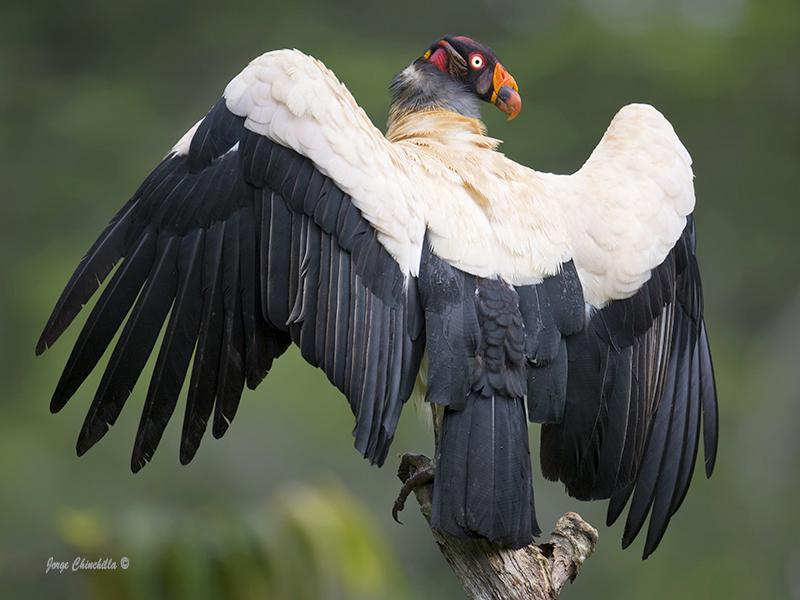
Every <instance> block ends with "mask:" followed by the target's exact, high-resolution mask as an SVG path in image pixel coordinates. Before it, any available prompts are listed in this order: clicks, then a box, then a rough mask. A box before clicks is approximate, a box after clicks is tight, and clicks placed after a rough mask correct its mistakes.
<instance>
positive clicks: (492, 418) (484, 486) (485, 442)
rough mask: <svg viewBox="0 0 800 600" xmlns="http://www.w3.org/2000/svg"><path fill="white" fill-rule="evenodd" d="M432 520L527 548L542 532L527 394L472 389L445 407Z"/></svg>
mask: <svg viewBox="0 0 800 600" xmlns="http://www.w3.org/2000/svg"><path fill="white" fill-rule="evenodd" d="M444 410H445V413H444V419H443V425H442V434H441V439H440V456H439V461H438V464H437V471H436V478H435V481H434V489H433V512H432V515H431V524H432V525H433V527H435V528H436V529H439V530H441V531H444V532H446V533H449V534H450V535H454V536H456V537H462V538H463V537H483V538H487V539H489V540H491V541H492V542H493V543H495V544H498V545H500V546H503V547H508V548H522V547H523V546H527V545H528V544H530V543H531V542H532V541H533V537H534V536H536V535H539V533H540V530H539V526H538V524H537V522H536V514H535V512H534V508H533V485H532V480H531V460H530V450H529V446H528V425H527V419H526V417H525V406H524V402H523V400H522V399H521V398H517V399H508V398H503V397H499V396H495V397H490V398H486V397H483V396H481V395H480V394H477V393H472V394H471V395H470V397H469V398H468V399H467V402H466V404H465V406H464V409H463V410H452V409H450V408H445V409H444Z"/></svg>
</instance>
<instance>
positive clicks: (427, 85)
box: [390, 61, 481, 120]
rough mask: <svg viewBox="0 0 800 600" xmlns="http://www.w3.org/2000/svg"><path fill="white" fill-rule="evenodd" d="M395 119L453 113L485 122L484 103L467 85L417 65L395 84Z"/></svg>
mask: <svg viewBox="0 0 800 600" xmlns="http://www.w3.org/2000/svg"><path fill="white" fill-rule="evenodd" d="M390 90H391V93H392V105H391V116H390V120H391V119H392V117H393V116H396V115H399V114H404V113H407V112H411V111H417V110H426V109H433V108H438V109H443V110H452V111H453V112H457V113H459V114H462V115H464V116H465V117H471V118H473V119H480V118H481V110H480V102H481V101H480V99H479V98H478V97H477V96H476V95H475V94H474V93H472V91H471V90H470V89H469V88H467V87H466V86H465V85H464V84H462V83H460V82H458V81H456V80H455V79H453V78H452V77H451V76H450V75H448V74H446V73H442V72H441V71H439V69H437V68H436V67H435V66H433V65H430V64H427V63H420V62H419V61H415V62H413V63H411V64H410V65H408V66H407V67H406V68H405V69H403V70H402V71H400V72H399V73H398V74H397V75H396V76H395V78H394V79H393V80H392V84H391V86H390Z"/></svg>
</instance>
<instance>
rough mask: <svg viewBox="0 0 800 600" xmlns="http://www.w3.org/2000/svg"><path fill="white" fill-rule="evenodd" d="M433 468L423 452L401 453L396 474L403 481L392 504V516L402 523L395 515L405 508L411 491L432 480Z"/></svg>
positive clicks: (431, 462)
mask: <svg viewBox="0 0 800 600" xmlns="http://www.w3.org/2000/svg"><path fill="white" fill-rule="evenodd" d="M434 474H435V468H434V466H433V461H432V460H431V459H430V458H428V457H427V456H425V455H424V454H403V456H402V457H401V459H400V467H399V468H398V469H397V476H398V477H399V478H400V481H402V482H403V487H401V488H400V493H399V494H398V495H397V500H395V501H394V505H393V506H392V518H393V519H394V520H395V521H397V522H398V523H400V524H401V525H402V522H401V521H400V519H399V518H398V517H397V515H398V514H399V513H400V512H401V511H402V510H403V509H404V508H405V506H406V499H407V498H408V497H409V496H410V495H411V492H413V491H414V490H416V489H418V488H421V487H423V486H425V485H427V484H429V483H430V482H431V481H433V478H434Z"/></svg>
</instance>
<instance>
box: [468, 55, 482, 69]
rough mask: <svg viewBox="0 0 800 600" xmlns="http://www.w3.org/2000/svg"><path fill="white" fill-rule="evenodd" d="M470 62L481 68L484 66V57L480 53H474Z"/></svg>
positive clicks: (476, 67)
mask: <svg viewBox="0 0 800 600" xmlns="http://www.w3.org/2000/svg"><path fill="white" fill-rule="evenodd" d="M469 64H470V65H472V68H473V69H480V68H481V67H482V66H483V57H482V56H481V55H480V54H473V55H472V56H471V57H470V59H469Z"/></svg>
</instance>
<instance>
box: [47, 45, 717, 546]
mask: <svg viewBox="0 0 800 600" xmlns="http://www.w3.org/2000/svg"><path fill="white" fill-rule="evenodd" d="M391 94H392V103H391V109H390V117H389V124H388V131H387V133H386V135H383V134H382V133H381V132H380V131H379V130H378V129H377V128H375V126H374V125H373V124H372V123H371V122H370V120H369V119H368V117H367V116H366V114H365V113H364V111H363V110H362V109H361V108H360V107H359V106H358V104H356V101H355V100H354V99H353V97H352V96H351V95H350V93H349V92H348V90H347V88H346V87H345V86H344V85H342V84H341V83H340V82H339V81H338V80H337V78H336V76H335V75H334V74H333V73H332V72H331V71H329V70H328V69H327V68H326V67H325V66H324V65H323V64H322V63H321V62H319V61H318V60H316V59H314V58H312V57H310V56H307V55H305V54H303V53H302V52H299V51H297V50H278V51H274V52H268V53H266V54H264V55H262V56H260V57H258V58H256V59H255V60H253V61H252V62H251V63H250V64H249V65H247V66H246V67H245V68H244V70H243V71H242V72H241V73H239V74H238V75H237V76H236V77H234V78H233V80H232V81H231V82H230V83H229V84H228V86H227V87H226V88H225V91H224V93H223V95H222V98H221V99H220V100H219V101H218V102H217V103H216V104H214V106H213V107H212V108H211V110H210V111H209V112H208V114H206V115H205V117H203V118H202V119H200V121H198V122H197V124H196V125H195V126H194V127H192V128H191V129H190V130H189V131H188V132H187V133H186V134H185V135H184V136H183V137H181V138H180V140H179V141H178V143H177V144H176V145H175V146H174V147H173V148H172V150H170V151H169V152H168V153H167V155H166V156H165V157H164V158H163V159H162V160H161V162H160V163H159V164H158V165H157V166H156V167H155V169H154V170H153V171H152V173H150V175H148V176H147V178H146V179H145V180H144V182H143V183H142V184H141V186H140V187H139V189H138V190H136V192H135V193H134V194H133V195H132V196H131V198H130V200H128V202H127V203H126V204H125V205H124V206H123V207H122V208H121V209H120V210H119V212H117V213H116V215H114V217H113V218H112V219H111V222H110V223H109V225H108V226H107V227H106V229H105V231H103V233H102V234H100V237H99V238H98V239H97V241H95V243H94V244H93V245H92V246H91V247H90V248H89V250H88V252H87V253H86V255H85V256H84V257H83V259H82V260H81V261H80V263H79V265H78V267H77V269H76V270H75V272H74V273H73V275H72V277H71V278H70V279H69V281H68V283H67V285H66V288H65V289H64V291H63V292H62V294H61V296H60V297H59V299H58V301H57V303H56V305H55V308H54V310H53V313H52V315H51V316H50V319H49V321H48V322H47V324H46V326H45V328H44V331H43V333H42V335H41V339H40V340H39V342H38V345H37V347H36V352H37V353H41V352H43V351H44V350H45V349H46V348H48V347H49V346H51V345H52V344H53V343H54V342H55V341H56V340H57V339H58V337H59V336H60V335H61V334H62V333H63V332H64V330H65V329H66V328H67V327H68V326H69V324H70V323H71V322H72V320H73V319H74V318H75V316H76V315H77V314H78V312H79V311H80V309H81V307H83V305H84V304H86V303H87V302H88V301H89V299H90V297H91V296H92V295H93V294H94V293H95V292H96V291H97V290H98V289H99V288H100V286H101V284H102V283H103V281H104V280H105V279H106V278H108V277H109V276H110V281H109V282H108V283H107V284H106V285H105V287H104V288H103V290H102V293H101V294H100V296H99V298H98V300H97V302H96V303H95V304H94V306H93V308H92V310H91V312H90V314H89V316H88V318H87V319H86V322H85V323H84V326H83V329H82V330H81V332H80V335H79V336H78V339H77V342H76V343H75V347H74V348H73V350H72V353H71V355H70V356H69V359H68V361H67V364H66V367H65V368H64V371H63V374H62V375H61V378H60V380H59V381H58V384H57V386H56V389H55V393H54V394H53V398H52V402H51V410H52V411H53V412H57V411H59V410H61V409H62V408H63V407H64V405H65V404H66V403H67V401H68V400H69V398H70V397H71V396H72V395H73V394H74V393H75V391H76V390H77V389H78V387H79V386H80V385H81V384H82V383H83V381H84V380H85V379H86V377H87V376H88V375H89V373H90V372H91V371H92V370H93V369H94V368H95V367H96V366H97V363H98V362H99V360H100V358H101V356H102V355H103V353H104V352H105V351H106V349H107V348H108V346H109V345H110V343H111V341H112V340H113V339H114V338H115V336H116V335H117V333H118V332H119V337H118V339H117V342H116V344H115V346H114V349H113V351H112V352H111V357H110V359H109V361H108V364H107V365H106V368H105V371H104V373H103V376H102V380H101V382H100V385H99V387H98V389H97V392H96V394H95V396H94V400H93V401H92V404H91V406H90V407H89V411H88V414H87V415H86V419H85V421H84V424H83V427H82V429H81V431H80V434H79V436H78V442H77V452H78V454H79V455H82V454H83V453H84V452H86V451H87V450H88V449H89V448H91V447H92V446H93V445H94V444H95V443H97V442H98V441H99V440H100V439H101V438H102V437H103V436H104V435H105V434H106V432H107V431H108V429H109V427H110V426H111V425H113V424H114V422H115V421H116V420H117V417H119V414H120V412H121V411H122V408H123V406H124V405H125V401H126V400H127V398H128V396H129V395H130V393H131V390H132V389H133V387H134V385H135V384H136V381H137V380H138V379H139V376H140V374H141V372H142V369H143V367H144V365H145V362H146V361H147V359H148V356H149V355H150V354H151V352H152V351H153V349H154V346H155V344H156V342H157V340H158V339H159V334H160V333H161V332H162V329H163V338H162V339H161V345H160V348H159V349H158V356H157V360H156V363H155V368H154V371H153V374H152V376H151V378H150V383H149V387H148V390H147V395H146V398H145V402H144V407H143V410H142V415H141V420H140V423H139V429H138V433H137V435H136V441H135V444H134V449H133V456H132V460H131V468H132V469H133V471H134V472H135V471H138V470H139V469H141V468H142V467H143V466H144V465H145V464H146V463H147V462H148V461H149V460H150V459H151V458H152V457H153V453H154V452H155V450H156V447H157V446H158V443H159V440H160V439H161V436H162V434H163V432H164V428H165V427H166V425H167V422H168V421H169V419H170V418H171V417H172V414H173V412H174V411H175V408H176V405H177V400H178V395H179V393H180V391H181V388H182V387H183V385H184V381H185V379H186V378H187V374H188V394H187V400H186V406H185V409H184V418H183V430H182V434H181V444H180V461H181V462H182V463H184V464H186V463H188V462H189V461H191V460H192V457H193V456H194V455H195V452H196V451H197V448H198V445H199V444H200V440H201V438H202V437H203V434H204V432H205V430H206V427H207V424H208V423H209V421H212V423H213V424H212V427H211V429H212V433H213V435H214V436H215V437H220V436H222V435H223V434H224V433H225V432H226V430H227V429H228V427H229V425H230V423H231V421H232V420H233V417H234V415H235V414H236V410H237V407H238V405H239V400H240V398H241V396H242V391H243V388H244V386H245V385H247V386H248V387H249V388H251V389H254V388H255V387H256V386H257V385H258V384H259V383H260V382H261V380H262V379H264V377H265V376H266V375H267V373H268V372H269V370H270V368H271V366H272V364H273V361H274V360H276V359H277V358H278V357H280V356H281V355H282V354H283V353H284V352H285V351H286V349H287V348H288V346H289V345H290V344H291V343H294V344H295V345H297V346H298V347H299V350H300V352H301V354H302V356H303V358H304V359H305V360H306V361H307V362H309V363H311V364H312V365H314V366H316V367H319V368H320V369H322V370H323V371H324V372H325V374H326V375H327V377H328V379H329V380H330V382H331V383H332V384H333V385H335V386H336V387H337V388H338V389H339V390H341V392H342V393H343V394H344V395H345V396H346V398H347V400H348V402H349V404H350V408H351V410H352V412H353V415H354V416H355V428H354V429H353V437H354V438H355V447H356V449H357V450H358V451H359V452H360V453H361V454H362V455H363V456H364V457H365V458H367V459H368V460H369V461H370V462H371V463H374V464H377V465H381V464H382V463H383V462H384V460H385V459H386V456H387V452H388V450H389V446H390V444H391V443H392V438H393V436H394V433H395V428H396V426H397V423H398V419H399V418H400V413H401V411H402V409H403V406H404V405H405V403H406V401H407V400H408V399H409V397H410V396H411V395H412V393H413V392H414V390H415V389H417V390H422V391H423V392H424V395H425V399H426V400H427V401H428V402H430V403H432V404H433V405H434V406H437V407H438V410H439V414H440V418H441V419H442V421H441V422H442V427H441V433H440V438H439V444H438V448H439V455H438V456H437V463H436V475H435V482H434V490H433V515H432V524H433V526H434V527H436V528H438V529H439V530H441V531H444V532H447V533H449V534H452V535H455V536H460V537H483V538H487V539H489V540H491V541H492V542H494V543H496V544H499V545H501V546H505V547H510V548H519V547H522V546H525V545H527V544H529V543H531V541H532V539H533V537H534V536H535V535H537V534H538V533H539V527H538V525H537V522H536V517H535V511H534V499H533V487H532V474H531V459H530V450H529V445H528V420H530V421H531V422H533V423H541V424H543V427H542V432H541V448H540V451H539V458H540V461H541V467H542V471H543V474H544V476H545V477H546V478H548V479H551V480H560V481H562V482H563V483H564V484H565V486H566V490H567V492H568V493H569V494H570V495H572V496H574V497H576V498H580V499H584V500H589V499H609V504H608V523H609V524H610V523H613V522H614V521H615V520H616V519H617V517H619V516H620V514H621V512H622V511H623V509H624V508H625V506H626V505H629V510H628V513H627V520H626V523H625V531H624V536H623V542H622V543H623V547H625V546H627V545H629V544H630V543H631V541H632V540H633V539H634V537H636V535H637V534H638V532H639V531H640V529H641V528H642V526H643V524H644V523H645V521H646V520H647V518H648V515H649V526H648V528H647V535H646V542H645V547H644V556H645V557H646V556H647V555H649V554H650V553H651V552H652V551H653V550H654V549H655V548H656V546H657V545H658V543H659V542H660V540H661V538H662V536H663V534H664V530H665V528H666V527H667V524H668V523H669V521H670V519H671V517H672V515H673V514H674V513H675V511H676V510H677V509H678V507H679V506H680V505H681V503H682V501H683V499H684V496H685V494H686V491H687V488H688V487H689V483H690V481H691V479H692V474H693V471H694V465H695V459H696V456H697V453H698V446H699V445H700V438H701V431H702V440H703V450H704V456H705V472H706V475H710V474H711V472H712V470H713V468H714V460H715V455H716V448H717V397H716V392H715V384H714V374H713V368H712V364H711V356H710V353H709V344H708V337H707V334H706V326H705V324H704V320H703V297H702V291H701V284H700V276H699V272H698V265H697V260H696V257H695V223H694V219H693V217H692V211H693V209H694V203H695V198H694V188H693V183H692V178H693V174H692V169H691V159H690V157H689V154H688V152H687V151H686V149H685V148H684V146H683V144H682V143H681V142H680V140H679V139H678V137H677V136H676V134H675V131H674V130H673V128H672V126H671V125H670V123H669V122H668V121H667V120H666V119H665V118H664V116H663V115H662V114H661V113H659V112H658V111H657V110H656V109H655V108H653V107H651V106H648V105H643V104H634V105H630V106H626V107H624V108H623V109H622V110H620V111H619V113H617V115H616V116H615V117H614V119H613V120H612V122H611V125H610V126H609V127H608V130H607V131H606V133H605V135H604V136H603V138H602V139H601V140H600V143H599V144H598V145H597V147H596V148H595V150H594V152H592V154H591V156H590V157H589V159H588V160H587V161H586V163H585V164H584V165H583V166H582V167H581V168H580V169H579V170H578V171H577V172H575V173H574V174H572V175H554V174H551V173H541V172H538V171H534V170H532V169H530V168H528V167H525V166H523V165H520V164H518V163H516V162H514V161H512V160H511V159H509V158H507V157H506V156H504V155H503V154H501V153H500V152H498V151H497V146H498V144H499V142H498V141H497V140H495V139H492V138H490V137H487V135H486V129H485V127H484V125H483V123H482V122H481V121H480V104H481V102H482V101H485V102H488V103H490V104H494V105H495V106H496V107H497V108H499V109H500V110H501V111H503V112H504V113H507V114H508V115H509V118H513V117H515V116H516V115H517V114H518V113H519V112H520V109H521V106H522V102H521V99H520V95H519V90H518V87H517V84H516V82H515V81H514V78H513V77H512V76H511V75H510V74H509V73H508V71H506V69H505V68H504V67H503V66H502V65H501V64H500V62H499V61H498V59H497V58H496V57H495V55H494V54H493V53H492V51H491V50H490V49H489V48H488V47H486V46H485V45H483V44H480V43H478V42H476V41H474V40H472V39H470V38H467V37H463V36H446V37H444V38H442V39H441V40H439V41H437V42H436V43H434V44H433V45H431V46H430V47H429V48H427V49H426V50H425V52H424V53H423V54H422V55H421V56H420V57H419V58H417V59H416V60H414V61H413V62H412V63H411V64H410V65H409V66H408V67H407V68H405V69H404V70H403V71H402V72H400V73H399V74H398V75H397V76H396V77H395V79H394V81H393V82H392V84H391ZM190 364H191V369H190ZM190 371H191V373H189V372H190ZM418 377H419V378H420V381H419V383H418V384H417V379H418Z"/></svg>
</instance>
